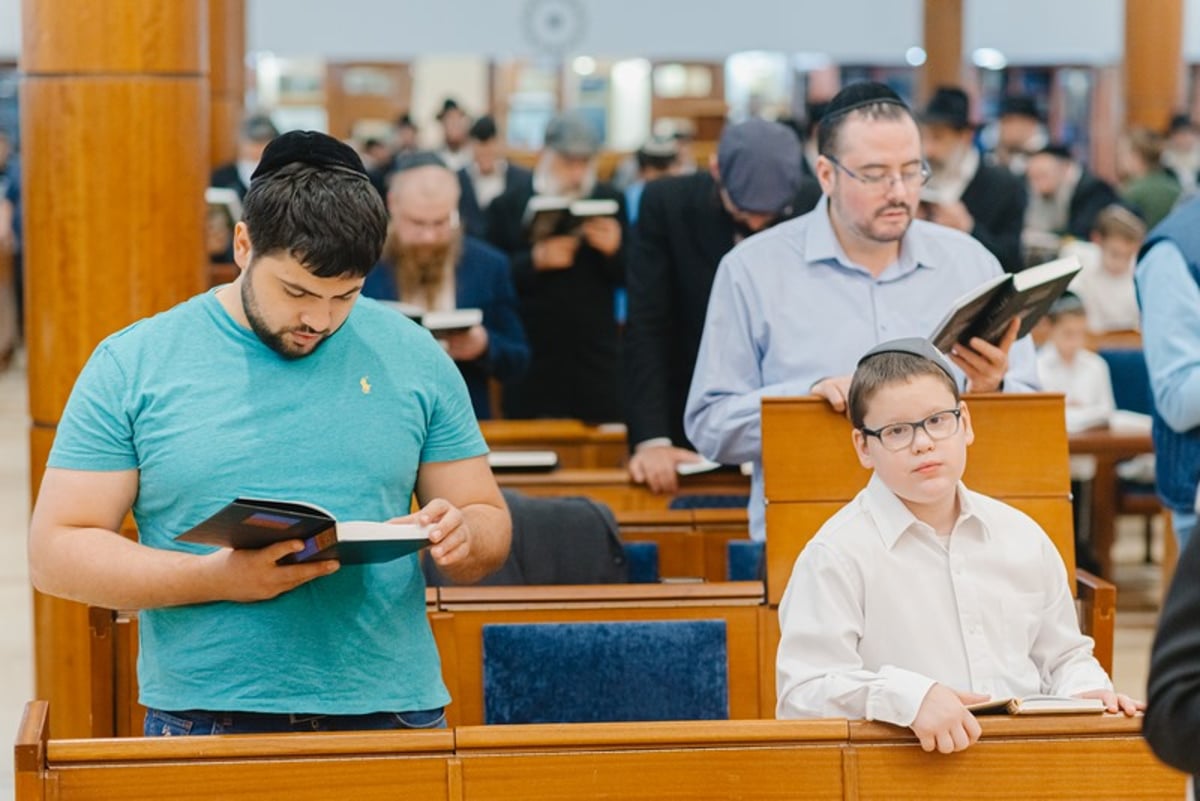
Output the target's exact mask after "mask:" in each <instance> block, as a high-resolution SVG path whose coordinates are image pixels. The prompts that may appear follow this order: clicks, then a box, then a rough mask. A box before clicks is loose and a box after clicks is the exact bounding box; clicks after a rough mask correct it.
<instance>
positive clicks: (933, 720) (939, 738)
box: [909, 684, 988, 754]
mask: <svg viewBox="0 0 1200 801" xmlns="http://www.w3.org/2000/svg"><path fill="white" fill-rule="evenodd" d="M986 700H988V696H986V695H980V694H979V693H964V692H958V691H957V690H952V689H950V688H949V687H947V686H946V685H944V684H935V685H933V686H932V687H930V688H929V692H927V693H926V694H925V700H924V701H922V702H921V708H920V709H918V710H917V717H916V719H915V720H913V722H912V725H911V726H910V727H909V728H911V729H912V730H913V733H914V734H916V735H917V738H918V739H919V740H920V741H921V748H922V749H924V750H925V751H933V750H935V749H936V750H937V751H940V752H941V753H943V754H952V753H954V752H955V751H962V750H964V749H965V748H967V747H968V746H970V745H971V744H972V743H974V742H975V741H976V740H978V739H979V735H980V733H981V729H980V728H979V721H977V720H976V719H975V716H974V715H972V714H971V713H970V712H969V711H967V707H966V705H967V704H978V703H980V702H982V701H986Z"/></svg>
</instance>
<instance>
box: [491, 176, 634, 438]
mask: <svg viewBox="0 0 1200 801" xmlns="http://www.w3.org/2000/svg"><path fill="white" fill-rule="evenodd" d="M532 196H533V184H532V182H526V183H524V184H521V185H517V186H514V187H512V188H510V189H508V190H506V191H505V192H504V194H502V195H500V196H499V197H498V198H496V199H495V200H493V201H492V204H491V205H490V206H489V207H488V210H487V219H488V240H489V241H491V243H492V244H494V245H495V246H496V247H498V248H500V249H501V250H503V251H505V252H506V253H508V255H509V258H511V259H512V269H513V281H514V283H515V284H516V287H517V297H518V298H519V299H520V302H521V319H522V321H523V322H524V323H525V331H526V333H527V334H528V335H529V345H530V348H531V349H532V351H533V358H532V361H531V363H530V366H529V372H528V374H527V375H526V376H525V378H524V379H522V380H519V381H513V382H508V383H506V384H505V387H504V412H505V414H506V415H507V416H509V417H520V418H530V417H565V418H577V419H581V420H587V421H591V422H611V421H617V420H621V419H622V407H621V369H620V344H619V337H618V334H617V321H616V316H615V313H614V297H613V296H614V291H615V290H616V288H617V287H618V286H620V285H621V284H622V283H624V280H625V247H626V241H627V239H628V231H627V230H626V225H625V198H624V196H623V195H622V194H621V193H620V192H618V191H617V190H616V189H614V188H613V187H612V186H610V185H609V184H604V183H601V184H597V185H596V188H595V189H594V190H593V192H592V194H591V197H592V198H605V199H611V200H615V201H617V204H618V206H619V207H620V211H619V213H618V217H619V220H620V222H621V227H622V237H621V248H620V249H619V250H618V251H617V252H616V253H615V254H614V255H612V256H605V255H604V254H602V253H601V252H600V251H598V250H596V249H594V248H592V247H589V246H588V244H587V243H586V242H582V243H581V244H580V246H579V250H578V251H576V255H575V263H574V264H573V265H572V266H571V267H569V268H567V269H565V270H535V269H534V267H533V257H532V246H531V244H530V242H529V240H528V239H527V237H526V234H525V226H524V223H523V217H524V214H525V206H526V205H527V204H528V203H529V198H530V197H532Z"/></svg>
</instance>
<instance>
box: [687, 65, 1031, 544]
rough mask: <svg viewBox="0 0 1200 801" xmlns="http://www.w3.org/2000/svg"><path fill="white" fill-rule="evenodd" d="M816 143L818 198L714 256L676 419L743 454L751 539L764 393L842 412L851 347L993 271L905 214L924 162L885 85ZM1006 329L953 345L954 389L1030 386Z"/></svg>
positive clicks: (848, 101)
mask: <svg viewBox="0 0 1200 801" xmlns="http://www.w3.org/2000/svg"><path fill="white" fill-rule="evenodd" d="M818 146H819V149H820V152H821V158H820V159H819V160H818V163H817V177H818V179H819V180H820V182H821V188H822V189H823V190H824V193H825V198H823V199H822V200H821V202H820V203H819V204H818V205H817V207H816V208H815V209H814V210H813V211H812V212H811V213H809V214H806V215H804V216H803V217H799V218H797V219H796V220H793V221H790V222H786V223H782V224H780V225H777V226H775V227H774V228H772V229H770V230H768V231H766V232H764V233H762V234H758V235H756V236H753V237H751V238H749V239H747V240H745V241H744V242H742V243H741V244H739V245H738V246H737V247H735V248H734V249H733V250H732V251H731V252H730V253H729V254H728V255H726V256H725V258H724V259H723V260H722V262H721V266H720V268H719V270H718V272H717V277H716V281H715V283H714V284H713V290H712V295H711V299H710V301H709V306H708V315H707V318H706V320H705V325H704V335H703V338H702V340H701V343H700V354H699V356H698V358H697V361H696V370H695V373H694V374H693V376H692V386H691V391H690V393H689V395H688V402H687V410H686V412H685V416H684V426H685V429H686V431H687V435H688V437H689V438H690V439H691V441H692V442H693V443H694V444H695V445H696V447H697V449H698V450H699V452H700V453H701V454H702V455H704V456H705V457H707V458H709V459H712V460H714V461H717V462H721V463H724V464H734V463H739V462H747V461H749V462H753V463H754V477H753V483H752V488H751V495H750V533H751V536H752V537H754V538H755V539H764V538H765V536H766V530H765V509H764V499H763V484H762V462H761V459H762V436H761V428H760V420H761V416H760V404H761V401H762V398H764V397H773V396H788V395H808V394H814V393H815V394H817V395H820V396H822V397H825V398H826V399H828V400H829V402H830V403H831V404H832V405H833V407H834V408H835V409H837V410H839V411H841V410H843V409H844V408H845V396H846V392H847V390H848V388H849V383H850V373H851V372H852V371H853V369H854V365H855V363H856V362H857V361H858V359H859V357H861V356H862V354H864V353H866V352H867V351H868V350H869V349H870V348H871V347H873V346H874V345H877V344H879V343H880V342H884V341H887V340H890V339H895V338H898V337H908V336H921V337H928V336H930V335H931V334H932V333H933V332H934V329H935V327H936V326H937V324H938V322H939V321H940V320H941V319H942V317H943V316H944V315H945V314H946V312H947V310H948V309H949V308H950V306H951V304H952V303H953V302H954V301H955V300H956V299H957V298H959V297H960V296H962V295H963V294H965V293H966V292H968V291H969V290H971V289H974V288H975V287H977V286H978V285H979V284H981V283H983V282H984V281H986V280H988V279H990V278H992V277H994V276H996V275H999V274H1000V273H1001V272H1002V270H1001V267H1000V264H999V262H997V261H996V258H995V257H994V256H992V254H991V253H989V252H988V251H987V249H986V248H984V247H983V245H981V244H980V243H979V242H978V241H976V240H975V239H972V238H971V237H970V236H968V235H967V234H964V233H962V232H959V231H955V230H952V229H950V228H946V227H944V226H939V225H934V224H932V223H928V222H924V221H921V220H915V219H914V216H915V214H916V208H917V204H918V199H919V193H920V188H921V186H922V184H923V183H924V181H925V180H926V178H927V176H928V168H927V167H926V166H925V164H924V162H923V160H922V158H921V140H920V133H919V131H918V128H917V124H916V122H915V121H914V119H913V116H912V112H911V111H910V110H909V109H908V107H907V106H906V105H904V103H903V101H901V100H900V98H899V97H898V96H897V95H896V94H895V93H894V92H892V91H891V90H890V89H888V88H887V87H885V86H882V85H880V84H874V83H860V84H852V85H851V86H848V87H847V88H846V89H844V90H842V92H840V93H839V94H838V96H837V97H835V98H834V99H833V101H831V102H830V108H829V111H828V112H827V113H826V115H825V116H824V117H823V118H822V120H821V127H820V132H819V145H818ZM1018 327H1019V321H1017V320H1014V321H1013V322H1012V324H1011V325H1010V326H1009V329H1008V331H1007V333H1006V335H1005V337H1004V338H1003V339H1002V340H1001V342H1000V344H999V346H995V345H992V344H990V343H988V342H984V341H983V340H980V339H974V340H972V341H971V343H970V345H971V346H970V347H969V348H968V347H965V346H962V345H959V346H956V347H955V348H954V351H953V352H952V353H951V354H950V358H951V360H952V361H953V362H954V364H955V366H956V367H957V374H958V378H959V381H960V383H961V384H962V386H963V389H964V390H965V391H969V392H994V391H998V390H1001V389H1002V390H1004V391H1006V392H1022V391H1030V390H1034V389H1036V388H1037V386H1038V384H1037V365H1036V361H1035V358H1034V351H1033V345H1032V344H1031V343H1030V342H1029V341H1028V340H1027V339H1026V340H1022V341H1020V342H1015V338H1016V332H1017V328H1018ZM1010 350H1011V360H1010V358H1009V351H1010ZM797 446H798V447H801V444H800V443H797Z"/></svg>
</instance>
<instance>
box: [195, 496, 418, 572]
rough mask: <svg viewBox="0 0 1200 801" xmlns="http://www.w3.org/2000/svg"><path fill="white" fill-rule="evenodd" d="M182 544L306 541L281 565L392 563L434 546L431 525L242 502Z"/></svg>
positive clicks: (285, 504)
mask: <svg viewBox="0 0 1200 801" xmlns="http://www.w3.org/2000/svg"><path fill="white" fill-rule="evenodd" d="M176 539H177V540H179V541H181V542H194V543H199V544H202V545H218V546H221V547H223V548H264V547H266V546H268V545H271V544H273V543H276V542H282V541H283V540H302V541H303V542H304V550H302V551H298V552H296V553H294V554H289V555H288V556H285V557H284V558H282V559H280V560H279V564H295V563H297V562H315V561H319V560H323V559H337V560H339V561H340V562H342V563H343V564H347V565H361V564H368V563H377V562H390V561H392V560H393V559H399V558H400V557H402V556H407V555H408V554H410V553H413V552H415V551H419V550H421V549H422V548H424V547H425V546H426V545H428V544H429V531H428V529H427V527H425V526H418V525H413V524H392V523H372V522H367V521H361V520H360V521H349V522H339V521H337V520H335V519H334V517H333V515H331V514H330V513H329V512H327V511H326V510H324V509H322V508H321V507H319V506H316V505H315V504H310V503H297V502H294V501H274V500H264V499H260V498H237V499H236V500H234V501H233V502H232V503H230V504H228V505H227V506H225V507H224V508H222V509H221V510H220V511H218V512H217V513H216V514H214V515H212V516H211V517H209V518H208V519H207V520H205V521H204V522H202V523H200V524H199V525H197V526H195V527H193V528H190V529H188V530H187V531H185V532H183V533H182V534H180V535H179V536H178V537H176Z"/></svg>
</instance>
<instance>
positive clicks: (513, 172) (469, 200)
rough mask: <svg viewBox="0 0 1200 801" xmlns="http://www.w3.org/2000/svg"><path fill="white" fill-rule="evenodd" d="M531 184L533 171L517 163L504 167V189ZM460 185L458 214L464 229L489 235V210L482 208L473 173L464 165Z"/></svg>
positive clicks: (459, 179) (473, 233)
mask: <svg viewBox="0 0 1200 801" xmlns="http://www.w3.org/2000/svg"><path fill="white" fill-rule="evenodd" d="M525 184H529V185H530V186H533V173H532V172H530V171H529V170H527V169H525V168H524V167H522V166H520V165H517V164H511V163H510V164H509V165H508V166H507V167H505V169H504V191H505V192H507V191H508V190H509V189H512V188H514V187H517V186H523V185H525ZM458 186H459V188H460V189H461V190H462V191H461V193H460V195H459V198H458V216H459V219H461V220H462V226H463V230H464V231H466V232H467V233H468V234H470V235H471V236H478V237H481V238H482V237H486V236H487V213H486V212H487V210H486V209H483V208H480V206H479V198H478V197H476V195H475V184H473V183H472V182H471V174H470V173H469V172H467V168H466V167H463V168H462V169H461V170H459V171H458Z"/></svg>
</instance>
